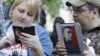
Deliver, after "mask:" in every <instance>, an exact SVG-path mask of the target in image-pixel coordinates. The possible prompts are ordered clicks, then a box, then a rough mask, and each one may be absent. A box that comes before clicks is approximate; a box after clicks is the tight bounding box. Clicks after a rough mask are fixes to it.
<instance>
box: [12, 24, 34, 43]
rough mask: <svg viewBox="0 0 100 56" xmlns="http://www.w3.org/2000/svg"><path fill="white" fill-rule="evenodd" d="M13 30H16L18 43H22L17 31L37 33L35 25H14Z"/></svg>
mask: <svg viewBox="0 0 100 56" xmlns="http://www.w3.org/2000/svg"><path fill="white" fill-rule="evenodd" d="M13 31H14V35H15V41H16V43H21V41H20V40H19V37H18V36H17V33H20V32H24V33H27V34H30V35H35V26H30V27H19V26H13Z"/></svg>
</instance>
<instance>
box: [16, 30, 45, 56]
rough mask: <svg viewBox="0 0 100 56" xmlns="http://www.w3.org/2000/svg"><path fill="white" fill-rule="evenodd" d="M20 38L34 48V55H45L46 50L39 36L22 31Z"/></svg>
mask: <svg viewBox="0 0 100 56" xmlns="http://www.w3.org/2000/svg"><path fill="white" fill-rule="evenodd" d="M18 36H19V40H20V41H21V42H22V44H25V45H26V46H27V47H30V48H32V50H33V53H34V56H44V51H43V48H42V46H41V43H40V41H39V37H37V36H33V35H30V34H27V33H23V32H21V33H20V34H18Z"/></svg>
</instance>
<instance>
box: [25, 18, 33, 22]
mask: <svg viewBox="0 0 100 56" xmlns="http://www.w3.org/2000/svg"><path fill="white" fill-rule="evenodd" d="M26 21H27V22H29V23H33V21H34V19H33V18H31V17H28V18H27V19H26Z"/></svg>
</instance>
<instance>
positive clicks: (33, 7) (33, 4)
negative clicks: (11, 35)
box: [9, 0, 40, 23]
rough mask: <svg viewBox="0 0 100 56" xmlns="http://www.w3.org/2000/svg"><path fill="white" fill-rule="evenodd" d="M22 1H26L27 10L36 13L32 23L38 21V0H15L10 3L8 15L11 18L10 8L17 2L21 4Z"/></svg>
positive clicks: (16, 4)
mask: <svg viewBox="0 0 100 56" xmlns="http://www.w3.org/2000/svg"><path fill="white" fill-rule="evenodd" d="M22 2H26V3H27V5H28V8H29V10H30V11H31V12H32V13H33V14H34V13H35V14H34V15H36V17H35V19H34V21H33V22H34V23H38V22H39V20H40V19H39V18H40V16H39V13H40V8H39V5H38V1H37V0H15V1H14V3H13V4H12V6H11V8H10V11H9V17H10V18H11V17H12V10H13V9H14V8H15V7H16V6H18V5H19V4H21V3H22Z"/></svg>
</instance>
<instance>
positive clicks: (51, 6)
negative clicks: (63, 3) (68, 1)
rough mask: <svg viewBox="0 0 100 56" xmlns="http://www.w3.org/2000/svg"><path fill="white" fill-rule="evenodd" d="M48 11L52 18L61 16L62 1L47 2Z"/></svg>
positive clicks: (52, 0) (51, 0) (48, 0)
mask: <svg viewBox="0 0 100 56" xmlns="http://www.w3.org/2000/svg"><path fill="white" fill-rule="evenodd" d="M46 7H47V11H48V12H49V13H50V15H51V16H52V17H55V16H56V15H58V14H59V8H60V0H47V1H46Z"/></svg>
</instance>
